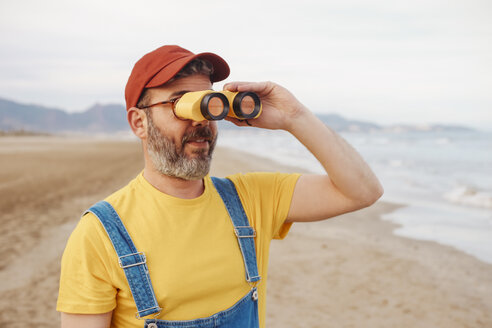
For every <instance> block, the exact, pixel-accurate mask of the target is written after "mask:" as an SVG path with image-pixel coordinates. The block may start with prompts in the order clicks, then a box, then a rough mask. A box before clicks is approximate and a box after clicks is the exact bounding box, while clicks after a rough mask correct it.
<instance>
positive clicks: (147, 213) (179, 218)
mask: <svg viewBox="0 0 492 328" xmlns="http://www.w3.org/2000/svg"><path fill="white" fill-rule="evenodd" d="M298 177H299V175H298V174H281V173H248V174H236V175H233V176H230V177H229V178H230V179H231V180H232V181H233V182H234V184H235V186H236V188H237V191H238V194H239V197H240V199H241V201H242V203H243V206H244V210H245V212H246V215H247V216H248V219H249V221H250V225H251V226H252V227H253V228H254V229H255V230H256V238H255V244H256V253H257V262H258V271H259V273H260V275H261V276H262V280H261V281H260V282H259V284H258V291H259V315H260V326H261V327H264V322H265V297H266V278H267V268H268V251H269V247H270V241H271V239H272V238H279V239H280V238H284V237H285V235H286V234H287V232H288V230H289V228H290V224H287V223H284V221H285V219H286V217H287V214H288V211H289V208H290V202H291V199H292V193H293V191H294V187H295V184H296V182H297V178H298ZM204 182H205V191H204V193H203V194H202V195H201V196H199V197H198V198H194V199H180V198H176V197H172V196H169V195H167V194H164V193H162V192H160V191H159V190H157V189H155V188H154V187H153V186H152V185H151V184H150V183H149V182H147V181H146V180H145V178H144V177H143V175H142V174H140V175H138V176H137V178H135V179H134V180H133V181H131V182H130V183H129V184H128V185H127V186H126V187H124V188H122V189H121V190H119V191H117V192H116V193H114V194H112V195H111V196H109V197H108V198H106V201H108V202H109V203H110V204H111V205H113V207H114V208H115V210H116V212H117V213H118V214H119V216H120V218H121V220H122V221H123V224H124V225H125V227H126V229H127V230H128V232H129V234H130V236H131V238H132V240H133V242H134V244H135V246H136V248H137V250H138V251H140V252H144V253H145V255H146V257H147V266H148V268H149V273H150V279H151V281H152V285H153V287H154V291H155V294H156V298H157V302H158V304H159V306H160V307H162V308H163V311H162V313H161V315H160V316H159V317H158V319H162V320H191V319H196V318H203V317H208V316H211V315H213V314H215V313H217V312H220V311H223V310H226V309H228V308H229V307H231V306H232V305H234V303H236V302H237V301H238V300H239V299H240V298H242V297H243V296H244V295H245V294H246V293H248V292H249V290H250V289H251V287H250V285H249V284H248V283H247V282H246V278H245V277H246V276H245V275H246V273H245V269H244V263H243V258H242V256H241V252H240V249H239V245H238V242H237V238H236V236H235V234H234V231H233V225H232V222H231V219H230V218H229V215H228V214H227V211H226V209H225V206H224V204H223V202H222V199H221V198H220V196H219V194H218V193H217V191H216V190H215V188H214V186H213V183H212V181H211V179H210V177H209V176H207V177H206V178H205V179H204ZM57 310H58V311H60V312H67V313H105V312H109V311H111V310H113V319H112V327H119V328H123V327H142V325H143V323H142V321H141V320H138V319H136V318H135V313H136V307H135V303H134V301H133V298H132V295H131V292H130V288H129V286H128V282H127V280H126V277H125V274H124V271H123V269H121V268H120V267H119V266H118V258H117V255H116V252H115V250H114V248H113V246H112V244H111V241H110V240H109V237H108V236H107V234H106V232H105V231H104V228H103V226H102V224H101V223H100V222H99V220H98V219H97V218H96V217H95V216H94V215H93V214H91V213H89V214H87V215H85V216H84V217H83V218H82V219H81V220H80V222H79V224H78V225H77V227H76V228H75V230H74V231H73V233H72V235H71V236H70V239H69V240H68V243H67V246H66V249H65V252H64V254H63V258H62V268H61V276H60V290H59V296H58V303H57Z"/></svg>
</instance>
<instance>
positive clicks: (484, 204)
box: [444, 186, 492, 208]
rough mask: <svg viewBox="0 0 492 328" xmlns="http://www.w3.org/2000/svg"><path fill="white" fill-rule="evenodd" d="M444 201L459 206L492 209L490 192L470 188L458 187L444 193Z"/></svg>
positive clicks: (491, 193) (491, 194)
mask: <svg viewBox="0 0 492 328" xmlns="http://www.w3.org/2000/svg"><path fill="white" fill-rule="evenodd" d="M444 199H446V200H447V201H449V202H452V203H456V204H461V205H467V206H473V207H481V208H492V192H488V191H481V190H477V189H475V188H473V187H470V186H458V187H456V188H454V189H453V190H451V191H449V192H447V193H445V194H444Z"/></svg>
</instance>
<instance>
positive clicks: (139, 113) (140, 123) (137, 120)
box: [126, 107, 147, 140]
mask: <svg viewBox="0 0 492 328" xmlns="http://www.w3.org/2000/svg"><path fill="white" fill-rule="evenodd" d="M126 118H127V119H128V123H129V124H130V128H131V129H132V131H133V133H134V134H135V135H136V136H137V137H138V138H140V139H142V140H143V139H146V138H147V115H146V114H145V111H143V110H142V109H139V108H137V107H132V108H130V109H129V110H128V112H127V113H126Z"/></svg>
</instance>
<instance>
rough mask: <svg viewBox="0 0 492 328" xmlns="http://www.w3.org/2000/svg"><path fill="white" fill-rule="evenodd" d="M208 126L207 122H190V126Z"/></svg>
mask: <svg viewBox="0 0 492 328" xmlns="http://www.w3.org/2000/svg"><path fill="white" fill-rule="evenodd" d="M209 124H210V121H208V120H202V121H193V120H192V121H191V125H192V126H208V125H209Z"/></svg>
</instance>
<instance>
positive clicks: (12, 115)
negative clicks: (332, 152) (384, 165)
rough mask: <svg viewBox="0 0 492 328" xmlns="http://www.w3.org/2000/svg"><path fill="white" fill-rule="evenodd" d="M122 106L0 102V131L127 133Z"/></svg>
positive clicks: (352, 127)
mask: <svg viewBox="0 0 492 328" xmlns="http://www.w3.org/2000/svg"><path fill="white" fill-rule="evenodd" d="M317 116H318V117H319V118H320V119H321V120H322V121H323V122H324V123H325V124H326V125H328V126H329V127H331V128H332V129H334V130H336V131H339V132H376V131H385V132H396V133H399V132H413V131H416V132H431V131H453V132H460V131H472V130H473V129H470V128H468V127H463V126H451V125H403V124H399V125H390V126H381V125H378V124H375V123H371V122H365V121H358V120H349V119H346V118H344V117H342V116H340V115H337V114H317ZM219 126H220V127H221V128H223V129H236V128H239V127H236V126H235V125H234V124H232V123H230V122H227V121H219ZM129 129H130V128H129V126H128V122H127V120H126V110H125V107H124V106H123V105H118V104H112V105H100V104H96V105H94V106H92V107H91V108H89V109H88V110H86V111H84V112H80V113H67V112H65V111H63V110H61V109H56V108H47V107H43V106H38V105H26V104H20V103H17V102H14V101H10V100H6V99H2V98H0V131H20V130H23V131H32V132H41V133H43V132H47V133H63V132H78V133H96V132H97V133H104V132H108V133H114V132H120V131H129Z"/></svg>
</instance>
